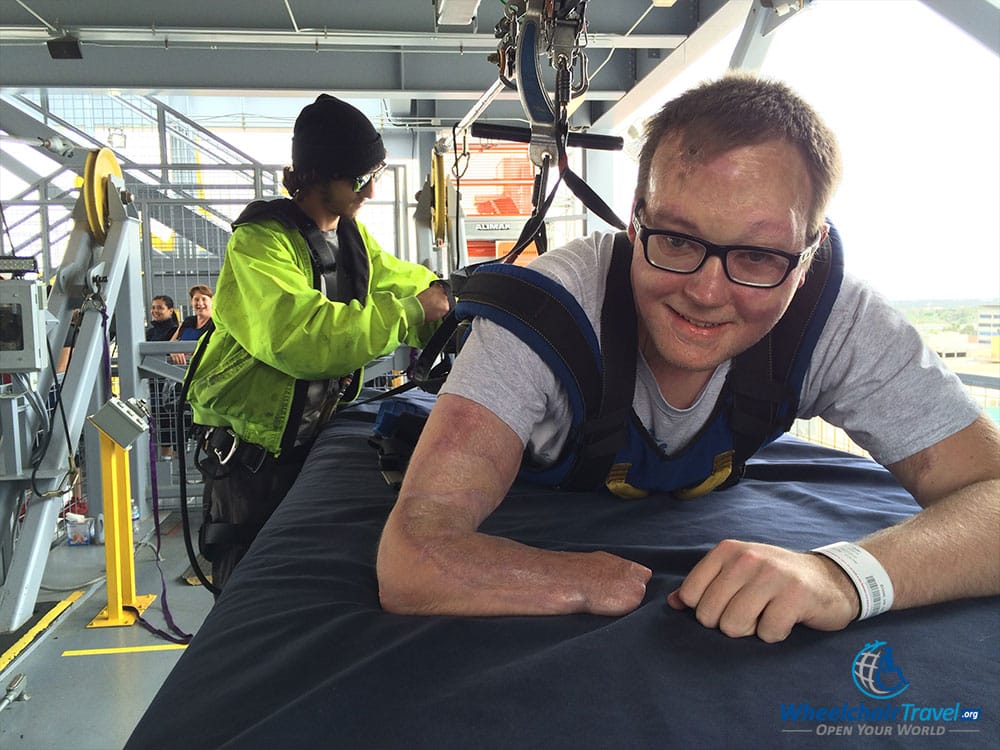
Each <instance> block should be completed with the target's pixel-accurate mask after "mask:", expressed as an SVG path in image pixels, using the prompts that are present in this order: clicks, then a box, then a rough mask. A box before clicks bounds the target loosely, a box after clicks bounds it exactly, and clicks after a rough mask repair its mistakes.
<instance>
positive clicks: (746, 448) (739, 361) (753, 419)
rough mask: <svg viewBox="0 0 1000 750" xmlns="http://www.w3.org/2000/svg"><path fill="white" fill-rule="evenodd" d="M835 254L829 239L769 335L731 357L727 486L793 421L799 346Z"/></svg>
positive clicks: (811, 318)
mask: <svg viewBox="0 0 1000 750" xmlns="http://www.w3.org/2000/svg"><path fill="white" fill-rule="evenodd" d="M834 262H835V261H834V255H833V252H832V250H831V247H830V240H829V239H827V240H826V241H825V242H824V244H823V246H822V248H821V249H820V251H819V252H818V253H817V254H816V257H815V258H814V260H813V262H812V266H811V267H810V268H809V271H808V272H807V274H806V280H805V283H804V284H803V286H802V288H801V289H799V290H798V291H797V292H796V293H795V296H794V297H793V298H792V302H791V304H790V305H789V306H788V309H787V310H786V311H785V314H784V315H782V317H781V320H779V321H778V324H777V325H776V326H775V327H774V328H773V329H771V331H770V332H769V333H768V334H767V336H765V337H764V338H763V339H761V340H760V341H759V342H757V343H756V344H755V345H754V346H752V347H750V349H748V350H747V351H745V352H743V353H742V354H740V355H738V356H737V357H735V358H734V359H733V364H732V369H731V371H730V373H729V387H730V389H731V392H732V398H733V405H732V412H731V414H730V427H731V428H732V430H733V449H734V452H735V456H734V459H733V473H732V475H731V477H730V480H729V481H728V482H726V484H725V485H724V486H725V487H728V486H731V485H732V484H735V483H736V482H737V481H738V480H739V478H740V477H741V476H742V474H743V470H744V466H745V464H746V462H747V460H748V459H749V458H750V457H751V456H752V455H753V454H754V453H756V452H757V451H758V450H759V449H760V447H761V446H762V445H764V443H766V442H767V441H768V440H769V439H770V438H771V437H772V436H773V435H774V434H775V433H776V432H779V431H780V432H787V431H788V429H789V428H790V427H791V426H792V423H793V422H794V421H795V415H796V412H797V407H798V403H799V393H798V392H797V391H795V390H793V389H792V388H791V387H790V386H789V385H788V383H789V381H790V380H791V375H792V367H793V365H794V363H795V360H796V355H797V354H798V351H799V348H800V347H801V345H802V342H803V340H804V339H805V337H806V334H807V331H808V329H809V327H810V325H811V324H812V323H813V322H814V318H815V315H816V311H817V309H818V308H819V307H820V304H821V300H822V298H823V294H824V288H825V287H826V285H827V281H828V279H829V278H830V275H831V273H833V271H834V268H833V264H834Z"/></svg>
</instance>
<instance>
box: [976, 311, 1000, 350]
mask: <svg viewBox="0 0 1000 750" xmlns="http://www.w3.org/2000/svg"><path fill="white" fill-rule="evenodd" d="M976 337H977V338H976V340H977V342H978V343H980V344H992V343H993V340H994V339H996V338H1000V305H982V306H981V307H980V308H979V319H978V321H977V322H976Z"/></svg>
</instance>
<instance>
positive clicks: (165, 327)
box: [146, 294, 177, 341]
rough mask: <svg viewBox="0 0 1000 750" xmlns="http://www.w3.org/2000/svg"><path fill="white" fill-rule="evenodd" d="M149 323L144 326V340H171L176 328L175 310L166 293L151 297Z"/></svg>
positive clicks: (172, 301)
mask: <svg viewBox="0 0 1000 750" xmlns="http://www.w3.org/2000/svg"><path fill="white" fill-rule="evenodd" d="M149 318H150V323H149V326H148V327H147V328H146V341H171V340H172V339H173V336H174V332H175V331H176V330H177V311H176V310H174V300H173V299H172V298H171V297H168V296H167V295H166V294H160V295H157V296H156V297H153V302H152V304H150V306H149Z"/></svg>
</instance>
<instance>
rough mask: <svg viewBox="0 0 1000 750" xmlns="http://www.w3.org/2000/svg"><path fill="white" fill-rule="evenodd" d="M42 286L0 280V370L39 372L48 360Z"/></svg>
mask: <svg viewBox="0 0 1000 750" xmlns="http://www.w3.org/2000/svg"><path fill="white" fill-rule="evenodd" d="M45 314H46V313H45V285H44V284H43V283H42V282H41V281H39V280H30V281H29V280H25V279H4V280H0V372H38V371H40V370H42V368H43V367H45V364H46V363H47V361H48V359H47V355H46V344H45Z"/></svg>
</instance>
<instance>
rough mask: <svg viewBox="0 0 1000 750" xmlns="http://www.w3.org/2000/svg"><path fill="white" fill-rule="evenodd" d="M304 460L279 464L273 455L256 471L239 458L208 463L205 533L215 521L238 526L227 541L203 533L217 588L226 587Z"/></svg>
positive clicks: (204, 551) (203, 551) (203, 549)
mask: <svg viewBox="0 0 1000 750" xmlns="http://www.w3.org/2000/svg"><path fill="white" fill-rule="evenodd" d="M303 461H304V459H303V460H300V461H294V462H282V463H279V462H277V461H275V460H274V459H273V458H269V459H268V460H267V461H265V462H264V465H263V466H261V467H260V468H259V469H258V470H257V471H256V472H252V471H251V470H250V469H248V468H247V467H246V466H244V465H242V464H240V463H238V462H236V461H233V462H231V464H228V465H226V466H225V467H216V466H211V465H209V466H206V469H208V470H207V471H203V472H202V474H203V476H204V477H205V494H204V496H203V504H204V510H205V518H204V521H203V527H202V528H203V532H204V530H206V529H210V528H211V527H212V526H211V525H212V524H226V525H231V526H232V527H234V528H232V529H231V531H232V532H233V533H232V534H230V535H229V536H230V537H231V538H230V539H228V540H226V541H218V542H216V543H211V542H207V541H206V535H205V533H203V534H202V535H201V539H200V547H201V554H202V555H203V556H204V557H205V558H206V559H207V560H210V561H211V563H212V584H213V585H214V586H215V587H216V588H217V589H220V590H221V589H222V587H223V586H225V584H226V581H228V580H229V576H230V575H232V572H233V569H234V568H235V567H236V564H237V563H238V562H239V561H240V560H241V559H242V558H243V555H245V554H246V551H247V549H248V548H249V546H250V543H251V542H252V541H253V539H254V538H255V537H256V536H257V533H258V532H259V531H260V530H261V528H263V526H264V522H265V521H267V519H268V518H270V517H271V514H272V513H273V512H274V509H275V508H277V507H278V505H279V504H280V503H281V501H282V500H283V499H284V498H285V495H287V494H288V490H289V489H291V486H292V484H293V483H294V482H295V479H296V477H298V475H299V472H300V471H301V470H302V464H303ZM213 469H214V471H213ZM220 469H222V471H220Z"/></svg>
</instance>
